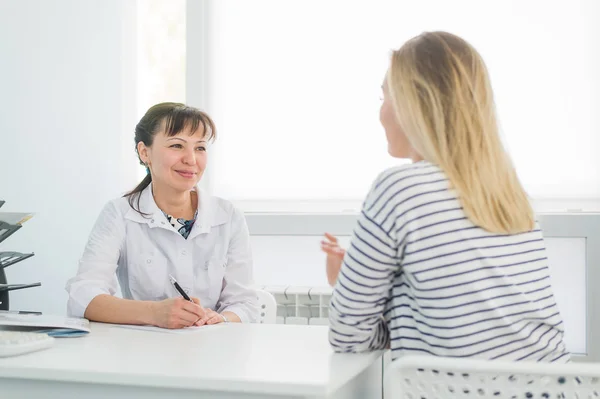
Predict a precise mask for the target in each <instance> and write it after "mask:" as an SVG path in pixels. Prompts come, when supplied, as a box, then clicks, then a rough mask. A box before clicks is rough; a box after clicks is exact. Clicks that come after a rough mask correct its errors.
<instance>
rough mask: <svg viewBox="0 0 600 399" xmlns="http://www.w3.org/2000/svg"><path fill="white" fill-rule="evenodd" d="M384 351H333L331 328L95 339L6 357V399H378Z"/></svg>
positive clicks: (98, 332) (258, 327)
mask: <svg viewBox="0 0 600 399" xmlns="http://www.w3.org/2000/svg"><path fill="white" fill-rule="evenodd" d="M381 365H382V361H381V353H379V352H378V353H369V354H335V353H333V351H332V350H331V349H330V347H329V343H328V341H327V327H324V326H293V325H276V324H272V325H266V324H246V325H242V324H233V323H232V324H221V325H217V326H210V327H207V328H206V329H202V330H199V331H196V332H193V333H186V334H167V333H160V332H148V331H138V330H130V329H125V328H119V327H115V326H111V325H107V324H100V323H92V333H91V334H89V335H88V336H86V337H81V338H63V339H60V340H57V342H56V343H55V345H54V347H53V348H50V349H47V350H44V351H40V352H35V353H31V354H27V355H22V356H17V357H12V358H2V359H0V396H1V397H2V398H3V399H8V398H33V397H44V398H46V397H48V398H54V397H57V398H58V397H65V398H71V397H73V398H75V397H76V398H110V399H117V398H127V399H132V398H135V399H137V398H140V399H142V398H143V399H153V398H221V399H222V398H227V399H232V398H270V399H273V398H323V397H332V398H381V392H382V386H381V377H382V370H381Z"/></svg>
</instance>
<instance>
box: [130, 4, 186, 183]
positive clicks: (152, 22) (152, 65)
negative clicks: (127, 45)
mask: <svg viewBox="0 0 600 399" xmlns="http://www.w3.org/2000/svg"><path fill="white" fill-rule="evenodd" d="M185 10H186V1H185V0H137V72H138V74H137V82H136V83H137V107H136V109H137V115H136V120H138V121H139V120H140V118H141V117H142V116H144V114H145V113H146V111H147V110H148V108H150V107H151V106H152V105H154V104H158V103H161V102H166V101H173V102H185V84H186V81H185V62H186V40H185V34H186V29H185V26H186V24H185V15H186V13H185ZM127 134H129V135H131V134H132V133H131V132H128V133H127ZM145 175H146V170H145V169H144V168H142V167H140V168H139V177H140V180H141V179H142V178H143V177H144V176H145Z"/></svg>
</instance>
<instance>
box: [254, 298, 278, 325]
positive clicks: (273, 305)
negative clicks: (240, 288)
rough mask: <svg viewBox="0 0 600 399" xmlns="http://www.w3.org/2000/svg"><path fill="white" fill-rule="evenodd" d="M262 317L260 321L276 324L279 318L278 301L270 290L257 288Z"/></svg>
mask: <svg viewBox="0 0 600 399" xmlns="http://www.w3.org/2000/svg"><path fill="white" fill-rule="evenodd" d="M256 298H257V299H258V307H259V310H260V317H259V319H258V323H263V324H275V322H276V320H277V302H276V301H275V297H274V296H273V295H272V294H271V293H270V292H268V291H265V290H256Z"/></svg>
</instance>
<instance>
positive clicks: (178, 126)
mask: <svg viewBox="0 0 600 399" xmlns="http://www.w3.org/2000/svg"><path fill="white" fill-rule="evenodd" d="M186 128H189V131H190V134H194V133H195V132H196V131H197V130H198V129H202V131H203V132H204V134H203V138H205V139H206V140H212V141H214V140H215V138H216V135H217V133H216V130H215V124H214V122H213V120H212V119H211V118H210V116H208V115H207V114H206V113H205V112H202V111H200V110H199V109H197V108H194V107H189V106H187V105H185V104H181V103H170V102H167V103H160V104H156V105H154V106H152V107H150V109H148V111H146V114H145V115H144V116H143V117H142V119H140V121H139V122H138V124H137V125H136V127H135V152H136V153H137V155H138V159H139V161H140V164H141V165H144V163H143V162H142V159H141V158H140V154H139V153H138V149H137V148H138V147H137V146H138V143H139V142H140V141H141V142H142V143H144V145H146V147H152V143H153V142H154V136H156V134H158V133H159V132H161V131H164V132H165V134H166V135H167V136H168V137H173V136H175V135H177V134H179V133H181V132H182V131H183V130H184V129H186ZM146 170H147V172H148V174H147V175H146V177H144V179H143V180H142V181H141V182H140V184H138V185H137V187H136V188H134V189H133V190H131V191H130V192H128V193H127V194H125V195H124V197H128V200H129V205H130V206H131V207H132V208H133V209H134V210H135V211H136V212H138V213H140V214H141V215H143V216H148V215H147V214H145V213H143V212H142V211H141V210H140V193H141V192H142V191H144V189H145V188H146V187H148V186H149V185H150V183H151V182H152V175H151V174H150V170H148V168H146ZM134 202H135V203H136V205H134Z"/></svg>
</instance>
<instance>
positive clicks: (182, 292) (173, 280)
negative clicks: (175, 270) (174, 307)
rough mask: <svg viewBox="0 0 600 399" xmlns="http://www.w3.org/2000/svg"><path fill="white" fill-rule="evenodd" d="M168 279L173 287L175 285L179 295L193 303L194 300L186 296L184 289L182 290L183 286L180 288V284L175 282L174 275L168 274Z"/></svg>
mask: <svg viewBox="0 0 600 399" xmlns="http://www.w3.org/2000/svg"><path fill="white" fill-rule="evenodd" d="M169 280H171V284H173V287H175V289H176V290H177V291H178V292H179V293H180V294H181V296H182V297H183V298H184V299H185V300H186V301H190V302H192V303H194V301H192V298H190V297H189V296H188V294H186V293H185V291H184V290H183V288H181V286H180V285H179V283H178V282H177V280H175V277H173V276H171V275H170V274H169Z"/></svg>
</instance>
